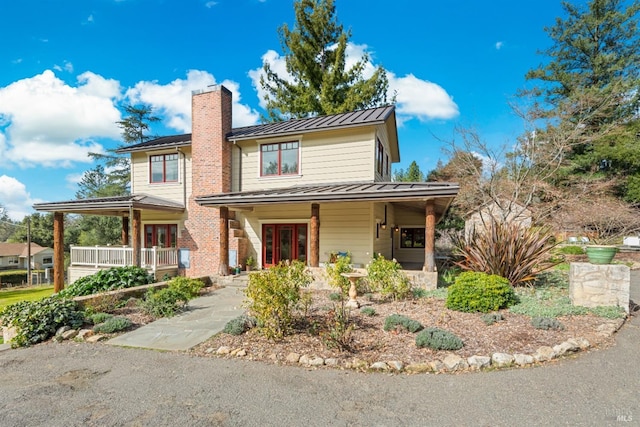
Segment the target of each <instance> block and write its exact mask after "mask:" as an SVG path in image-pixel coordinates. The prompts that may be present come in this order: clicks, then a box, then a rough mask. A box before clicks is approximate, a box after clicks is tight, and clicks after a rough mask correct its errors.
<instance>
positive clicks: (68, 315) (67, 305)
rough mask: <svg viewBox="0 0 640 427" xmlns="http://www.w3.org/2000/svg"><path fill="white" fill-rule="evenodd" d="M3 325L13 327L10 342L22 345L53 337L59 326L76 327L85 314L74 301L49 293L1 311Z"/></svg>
mask: <svg viewBox="0 0 640 427" xmlns="http://www.w3.org/2000/svg"><path fill="white" fill-rule="evenodd" d="M0 318H1V319H2V324H3V325H5V326H12V327H15V328H16V332H17V335H16V337H15V338H14V339H13V341H12V343H11V345H12V346H13V347H22V346H28V345H32V344H37V343H39V342H41V341H44V340H46V339H48V338H50V337H52V336H53V335H54V334H55V333H56V331H57V330H58V328H60V327H61V326H69V327H71V328H74V329H75V328H79V327H80V326H82V323H83V322H84V313H83V312H82V310H81V308H80V306H79V305H78V304H77V303H76V302H75V301H73V300H70V299H67V298H63V297H60V296H59V295H52V296H50V297H48V298H43V299H41V300H38V301H22V302H19V303H16V304H12V305H10V306H7V307H5V308H4V309H3V310H2V311H1V312H0Z"/></svg>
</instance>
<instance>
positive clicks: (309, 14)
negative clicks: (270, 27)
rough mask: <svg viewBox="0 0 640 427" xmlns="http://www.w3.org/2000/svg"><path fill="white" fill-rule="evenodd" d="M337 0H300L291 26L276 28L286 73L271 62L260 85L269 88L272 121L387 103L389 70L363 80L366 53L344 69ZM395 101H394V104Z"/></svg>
mask: <svg viewBox="0 0 640 427" xmlns="http://www.w3.org/2000/svg"><path fill="white" fill-rule="evenodd" d="M334 3H335V2H334V0H297V1H296V2H295V3H294V10H295V17H296V18H295V19H296V22H295V24H294V27H293V29H291V28H289V26H288V25H287V24H284V25H282V26H281V27H280V28H279V29H278V33H279V36H280V42H281V46H282V49H283V51H284V57H285V62H286V69H287V73H288V76H280V75H278V74H277V73H276V72H275V71H274V70H273V69H272V68H271V66H270V65H269V64H268V63H265V64H264V66H263V70H264V74H263V76H262V77H261V78H260V85H261V86H262V88H263V89H264V90H265V91H266V95H265V100H266V101H267V106H266V108H267V113H268V119H270V120H272V121H277V120H283V119H287V118H301V117H309V116H314V115H325V114H336V113H343V112H348V111H354V110H360V109H365V108H370V107H375V106H380V105H384V104H386V103H387V90H388V86H389V84H388V80H387V74H386V71H385V70H384V69H383V68H381V67H378V68H377V69H376V71H375V72H374V73H373V75H372V76H371V77H370V78H368V79H365V78H364V76H363V73H364V71H365V66H366V63H367V62H368V59H369V58H368V56H367V55H364V56H363V57H362V58H360V60H359V61H358V62H357V63H356V64H355V65H354V66H353V67H351V68H350V69H348V70H346V69H345V67H346V65H345V63H346V57H345V54H346V49H347V42H348V40H349V38H350V37H351V32H350V31H345V30H344V27H343V26H342V24H340V23H339V22H338V20H337V18H336V8H335V4H334ZM393 101H394V100H392V102H393Z"/></svg>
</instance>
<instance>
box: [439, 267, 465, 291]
mask: <svg viewBox="0 0 640 427" xmlns="http://www.w3.org/2000/svg"><path fill="white" fill-rule="evenodd" d="M460 273H461V270H460V268H458V267H452V268H447V269H446V270H443V271H442V273H441V274H438V287H439V288H448V287H449V286H451V285H452V284H453V283H454V282H455V280H456V277H457V276H458V275H459V274H460Z"/></svg>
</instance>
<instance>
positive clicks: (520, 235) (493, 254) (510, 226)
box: [454, 218, 556, 285]
mask: <svg viewBox="0 0 640 427" xmlns="http://www.w3.org/2000/svg"><path fill="white" fill-rule="evenodd" d="M454 244H455V252H456V255H457V256H459V257H461V259H460V261H457V262H456V265H458V266H459V267H461V268H462V269H463V270H470V271H480V272H484V273H487V274H495V275H497V276H501V277H504V278H506V279H507V280H508V281H509V283H511V284H512V285H520V284H525V283H527V282H530V281H531V280H533V279H534V278H535V274H536V273H535V272H536V271H541V270H544V269H546V268H550V267H552V266H553V264H552V263H547V264H546V265H543V262H545V261H547V259H546V258H548V255H549V252H550V251H551V250H552V249H553V248H554V247H555V245H556V243H555V239H554V236H553V234H552V233H551V231H550V230H549V229H546V228H524V227H521V226H520V225H519V224H517V223H512V222H506V221H497V220H495V219H493V218H492V219H491V220H490V221H488V224H487V226H486V229H485V228H484V227H483V228H482V229H481V230H473V231H472V232H471V233H470V235H469V236H468V238H467V239H464V238H463V237H462V236H458V237H457V238H454Z"/></svg>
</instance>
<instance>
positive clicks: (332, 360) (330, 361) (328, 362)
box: [324, 357, 338, 366]
mask: <svg viewBox="0 0 640 427" xmlns="http://www.w3.org/2000/svg"><path fill="white" fill-rule="evenodd" d="M324 364H325V365H327V366H337V365H338V359H336V358H335V357H329V358H327V359H324Z"/></svg>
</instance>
